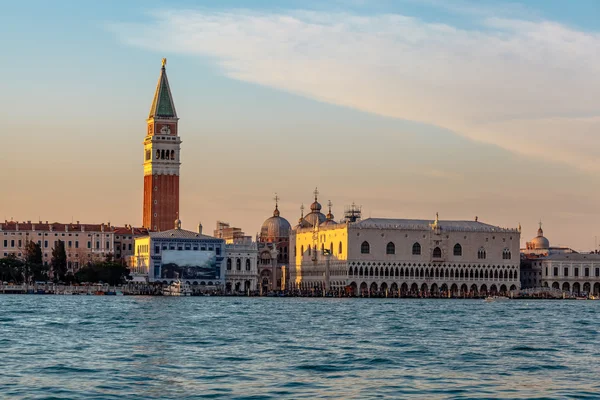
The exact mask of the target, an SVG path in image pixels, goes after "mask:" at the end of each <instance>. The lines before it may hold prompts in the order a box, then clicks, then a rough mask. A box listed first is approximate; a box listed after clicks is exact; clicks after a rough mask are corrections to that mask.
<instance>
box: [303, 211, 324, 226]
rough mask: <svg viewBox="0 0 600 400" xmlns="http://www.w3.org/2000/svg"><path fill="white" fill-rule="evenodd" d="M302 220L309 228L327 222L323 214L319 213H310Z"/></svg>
mask: <svg viewBox="0 0 600 400" xmlns="http://www.w3.org/2000/svg"><path fill="white" fill-rule="evenodd" d="M304 219H305V220H306V222H308V223H309V224H310V226H315V225H321V223H322V222H325V220H327V217H326V216H325V214H323V213H320V212H311V213H310V214H308V215H307V216H306V217H304Z"/></svg>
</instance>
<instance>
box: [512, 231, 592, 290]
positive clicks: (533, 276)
mask: <svg viewBox="0 0 600 400" xmlns="http://www.w3.org/2000/svg"><path fill="white" fill-rule="evenodd" d="M521 287H522V288H527V289H530V288H540V287H541V288H553V289H558V290H562V291H565V292H573V293H574V294H581V293H585V294H596V295H597V294H600V254H597V253H578V252H576V251H575V250H573V249H571V248H569V247H564V246H551V245H550V241H549V240H548V239H547V238H546V237H545V236H544V231H543V230H542V223H541V222H540V227H539V229H538V232H537V236H536V237H535V238H533V239H532V240H531V241H529V242H527V243H526V245H525V248H524V249H521Z"/></svg>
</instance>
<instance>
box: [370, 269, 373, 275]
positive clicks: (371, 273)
mask: <svg viewBox="0 0 600 400" xmlns="http://www.w3.org/2000/svg"><path fill="white" fill-rule="evenodd" d="M369 276H373V267H371V269H370V270H369Z"/></svg>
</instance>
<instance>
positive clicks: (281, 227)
mask: <svg viewBox="0 0 600 400" xmlns="http://www.w3.org/2000/svg"><path fill="white" fill-rule="evenodd" d="M291 229H292V226H291V225H290V223H289V222H288V221H287V219H285V218H283V217H281V216H280V215H279V209H278V207H277V205H276V206H275V211H273V216H272V217H270V218H267V220H266V221H265V222H263V224H262V227H261V228H260V240H261V241H263V242H265V241H275V240H276V239H279V238H287V237H289V236H290V231H291Z"/></svg>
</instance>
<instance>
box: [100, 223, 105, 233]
mask: <svg viewBox="0 0 600 400" xmlns="http://www.w3.org/2000/svg"><path fill="white" fill-rule="evenodd" d="M100 231H101V232H104V222H103V223H102V224H101V225H100Z"/></svg>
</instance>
